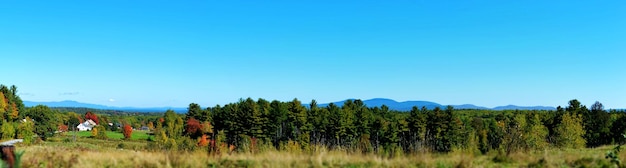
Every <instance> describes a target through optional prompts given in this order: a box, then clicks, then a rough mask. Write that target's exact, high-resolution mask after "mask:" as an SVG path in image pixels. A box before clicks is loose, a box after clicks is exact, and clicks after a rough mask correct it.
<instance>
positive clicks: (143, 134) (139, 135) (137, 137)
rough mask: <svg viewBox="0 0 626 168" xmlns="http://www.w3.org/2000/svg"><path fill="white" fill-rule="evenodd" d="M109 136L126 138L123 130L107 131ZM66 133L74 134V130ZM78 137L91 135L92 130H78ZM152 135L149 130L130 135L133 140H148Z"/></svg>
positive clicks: (134, 132)
mask: <svg viewBox="0 0 626 168" xmlns="http://www.w3.org/2000/svg"><path fill="white" fill-rule="evenodd" d="M106 134H107V137H108V138H109V139H124V134H122V133H121V132H113V131H107V132H106ZM66 135H68V136H73V135H74V132H68V133H67V134H66ZM76 135H77V136H78V137H91V131H78V132H76ZM150 136H151V135H148V132H147V131H133V133H132V134H131V136H130V139H131V140H147V139H148V138H149V137H150Z"/></svg>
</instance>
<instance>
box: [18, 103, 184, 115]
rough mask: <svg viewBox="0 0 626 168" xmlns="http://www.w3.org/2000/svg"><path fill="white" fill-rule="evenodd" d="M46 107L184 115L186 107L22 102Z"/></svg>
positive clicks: (25, 104) (26, 104) (28, 105)
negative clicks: (174, 112) (171, 111)
mask: <svg viewBox="0 0 626 168" xmlns="http://www.w3.org/2000/svg"><path fill="white" fill-rule="evenodd" d="M40 104H41V105H46V106H48V107H84V108H92V109H102V110H120V111H127V112H165V111H167V110H170V109H171V110H174V111H176V112H177V113H186V112H187V108H186V107H145V108H142V107H115V106H105V105H98V104H89V103H81V102H77V101H72V100H65V101H60V102H32V101H24V106H27V107H32V106H37V105H40Z"/></svg>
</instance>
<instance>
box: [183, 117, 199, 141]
mask: <svg viewBox="0 0 626 168" xmlns="http://www.w3.org/2000/svg"><path fill="white" fill-rule="evenodd" d="M185 134H187V135H189V136H191V138H196V137H199V136H201V135H202V124H200V121H198V120H196V119H194V118H189V119H188V120H187V125H185Z"/></svg>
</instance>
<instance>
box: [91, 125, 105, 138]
mask: <svg viewBox="0 0 626 168" xmlns="http://www.w3.org/2000/svg"><path fill="white" fill-rule="evenodd" d="M106 131H107V130H106V127H104V126H102V125H98V126H95V127H93V130H91V134H92V135H93V136H94V137H95V138H98V139H107V138H108V137H107V134H106Z"/></svg>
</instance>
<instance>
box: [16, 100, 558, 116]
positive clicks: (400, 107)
mask: <svg viewBox="0 0 626 168" xmlns="http://www.w3.org/2000/svg"><path fill="white" fill-rule="evenodd" d="M348 100H355V99H348ZM343 102H345V100H344V101H338V102H333V103H334V104H335V105H337V106H342V105H343ZM363 103H364V104H365V105H366V106H367V107H380V106H382V105H387V106H388V107H389V109H391V110H397V111H410V110H411V109H412V108H413V106H416V107H418V108H421V107H426V108H428V109H434V108H435V107H440V108H445V107H446V106H448V105H442V104H438V103H435V102H429V101H405V102H397V101H395V100H391V99H385V98H375V99H369V100H363ZM40 104H42V105H46V106H48V107H84V108H93V109H106V110H121V111H129V112H164V111H166V110H168V109H171V110H174V111H176V112H178V113H185V112H187V108H186V107H148V108H141V107H114V106H104V105H98V104H89V103H81V102H77V101H71V100H66V101H60V102H32V101H24V105H25V106H27V107H32V106H36V105H40ZM328 104H330V103H325V104H319V105H318V106H320V107H326V106H328ZM305 106H307V107H308V106H309V105H308V104H305ZM452 107H454V108H455V109H484V110H516V109H517V110H555V109H556V108H554V107H549V106H515V105H507V106H498V107H494V108H487V107H481V106H476V105H473V104H463V105H452Z"/></svg>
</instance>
